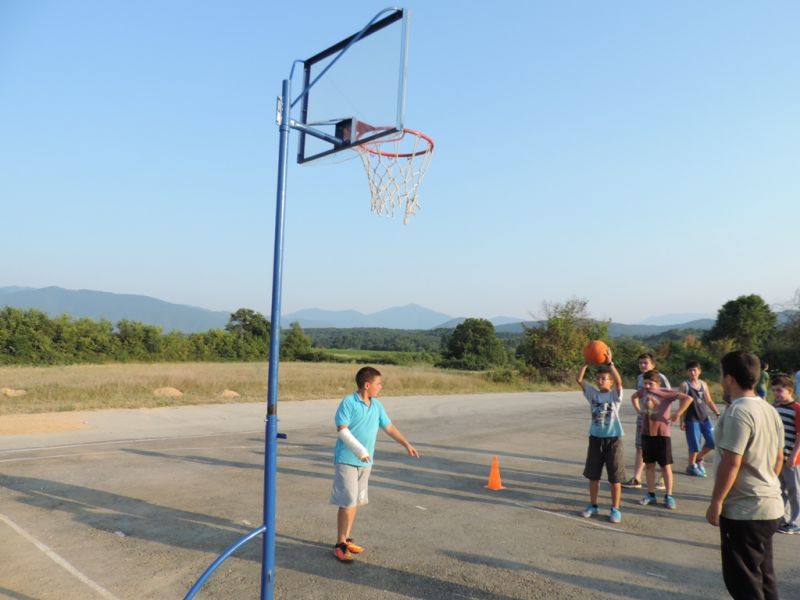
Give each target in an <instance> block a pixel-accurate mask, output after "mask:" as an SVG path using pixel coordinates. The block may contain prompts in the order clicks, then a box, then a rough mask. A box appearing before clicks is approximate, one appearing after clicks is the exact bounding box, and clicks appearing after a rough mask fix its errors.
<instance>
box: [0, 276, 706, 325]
mask: <svg viewBox="0 0 800 600" xmlns="http://www.w3.org/2000/svg"><path fill="white" fill-rule="evenodd" d="M0 306H12V307H15V308H22V309H28V308H36V309H39V310H41V311H43V312H45V313H47V314H48V315H50V316H51V317H55V316H59V315H62V314H68V315H70V316H71V317H73V318H81V317H88V318H91V319H94V320H100V319H107V320H109V321H111V322H112V323H117V322H118V321H121V320H123V319H128V320H131V321H139V322H141V323H146V324H149V325H156V326H158V327H161V328H162V329H163V330H164V331H172V330H177V331H182V332H184V333H193V332H201V331H208V330H209V329H214V328H222V327H225V325H226V324H227V322H228V319H229V318H230V313H229V312H227V311H212V310H208V309H205V308H199V307H196V306H188V305H185V304H173V303H171V302H165V301H163V300H158V299H156V298H152V297H150V296H141V295H135V294H114V293H111V292H101V291H94V290H67V289H64V288H60V287H54V286H51V287H45V288H26V287H17V286H9V287H0ZM237 308H238V307H237ZM688 316H691V317H697V316H702V315H698V314H696V313H691V314H684V315H674V318H678V317H688ZM667 317H668V316H663V317H651V318H650V319H648V320H647V322H645V323H643V324H634V325H628V324H624V323H611V325H610V327H609V334H610V335H611V337H618V336H621V335H628V336H650V335H658V334H660V333H663V332H665V331H668V330H670V329H710V328H711V327H712V326H713V324H714V319H713V318H700V319H697V318H695V319H694V320H688V321H685V322H680V321H672V322H671V323H670V322H666V323H665V322H664V321H665V320H666V321H669V320H670V319H668V318H667ZM464 319H465V317H459V318H453V317H451V316H450V315H446V314H444V313H440V312H437V311H434V310H431V309H429V308H425V307H424V306H420V305H418V304H407V305H405V306H396V307H393V308H387V309H385V310H381V311H378V312H375V313H371V314H364V313H361V312H358V311H355V310H324V309H320V308H309V309H304V310H299V311H296V312H292V313H289V314H285V315H283V318H282V325H283V326H284V327H288V326H289V324H290V323H293V322H295V321H297V322H298V323H300V326H301V327H303V329H313V328H322V327H333V328H342V329H344V328H354V327H377V328H388V329H423V330H424V329H438V328H446V329H452V328H454V327H456V326H457V325H458V324H459V323H462V322H463V321H464ZM489 320H490V321H491V322H492V323H493V324H494V326H495V328H496V330H497V331H498V332H505V333H519V332H521V331H523V323H524V324H525V325H527V326H536V325H537V324H538V323H537V322H536V321H530V320H525V319H521V318H519V317H509V316H497V317H493V318H491V319H489Z"/></svg>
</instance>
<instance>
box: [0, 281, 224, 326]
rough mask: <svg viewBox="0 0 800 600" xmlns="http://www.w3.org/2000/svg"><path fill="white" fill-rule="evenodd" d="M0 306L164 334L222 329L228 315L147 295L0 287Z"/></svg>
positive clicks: (47, 288) (51, 288)
mask: <svg viewBox="0 0 800 600" xmlns="http://www.w3.org/2000/svg"><path fill="white" fill-rule="evenodd" d="M0 306H13V307H14V308H23V309H27V308H36V309H39V310H41V311H42V312H44V313H47V314H48V315H49V316H51V317H57V316H59V315H63V314H68V315H69V316H71V317H73V318H82V317H88V318H90V319H94V320H95V321H99V320H101V319H107V320H109V321H111V322H112V323H117V322H118V321H121V320H123V319H127V320H130V321H139V322H141V323H146V324H148V325H156V326H158V327H161V328H162V329H163V330H164V331H172V330H177V331H183V332H185V333H194V332H201V331H208V330H209V329H214V328H219V327H225V325H226V324H227V322H228V319H229V318H230V313H229V312H225V311H213V310H207V309H205V308H198V307H196V306H187V305H185V304H172V303H171V302H164V301H163V300H158V299H156V298H151V297H150V296H139V295H135V294H112V293H110V292H98V291H94V290H66V289H64V288H60V287H45V288H22V287H0Z"/></svg>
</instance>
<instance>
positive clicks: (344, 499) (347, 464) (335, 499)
mask: <svg viewBox="0 0 800 600" xmlns="http://www.w3.org/2000/svg"><path fill="white" fill-rule="evenodd" d="M356 385H357V386H358V389H357V390H356V391H355V392H353V393H352V394H350V395H349V396H345V397H344V398H343V399H342V401H341V403H340V404H339V408H338V409H337V410H336V416H335V418H334V420H335V422H336V431H337V438H338V439H337V440H336V448H335V450H334V459H333V462H334V466H335V472H334V477H333V491H332V492H331V500H330V503H331V504H333V505H336V506H338V507H339V512H338V513H337V515H336V525H337V534H338V537H337V539H336V545H335V546H334V547H333V554H334V556H335V557H336V558H337V559H339V560H340V561H342V562H350V561H352V560H353V554H359V553H361V552H363V551H364V548H362V547H361V546H358V545H357V544H355V543H354V542H353V540H352V538H351V537H350V533H351V531H352V529H353V523H354V522H355V519H356V511H357V510H358V507H359V506H363V505H364V504H367V502H368V501H369V500H368V497H367V483H368V481H369V474H370V470H371V469H372V456H373V455H374V454H375V439H376V438H377V437H378V429H379V428H380V429H383V430H384V431H385V432H386V433H387V434H388V435H389V437H391V438H392V439H393V440H395V441H396V442H397V443H399V444H400V445H402V446H403V447H404V448H405V449H406V452H407V453H408V455H409V456H415V457H419V453H418V452H417V451H416V449H415V448H414V446H412V445H411V444H409V443H408V441H407V440H406V438H404V437H403V434H402V433H400V431H399V430H398V429H397V428H396V427H395V426H394V425H392V422H391V420H390V419H389V416H388V415H387V414H386V411H385V410H384V408H383V404H381V403H380V401H379V400H378V398H377V396H378V394H379V393H380V391H381V389H382V388H383V385H382V383H381V373H380V371H378V370H377V369H374V368H372V367H363V368H362V369H359V371H358V373H356Z"/></svg>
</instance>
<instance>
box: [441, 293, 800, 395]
mask: <svg viewBox="0 0 800 600" xmlns="http://www.w3.org/2000/svg"><path fill="white" fill-rule="evenodd" d="M797 300H798V301H797V302H796V304H797V307H798V308H800V296H799V297H798V299H797ZM587 305H588V302H587V301H586V300H582V299H576V298H573V299H570V300H568V301H566V302H563V303H551V304H546V305H545V313H546V318H545V319H544V320H543V321H542V323H541V325H539V326H537V327H526V328H525V331H524V333H523V334H522V338H521V339H520V340H518V341H516V343H514V344H513V346H509V345H506V346H505V347H504V346H503V345H502V344H500V340H499V339H497V338H496V337H495V336H494V327H493V326H492V324H491V323H490V322H489V321H486V320H484V319H467V320H466V321H464V322H463V323H461V324H460V325H459V326H457V327H456V328H455V330H453V332H452V333H451V334H449V335H448V336H446V338H445V341H444V344H445V349H444V353H443V358H442V361H441V362H440V365H441V366H443V367H453V368H461V369H481V370H486V369H489V370H491V371H490V374H493V375H494V376H495V377H499V378H503V379H509V378H513V377H515V376H521V377H526V378H528V379H532V380H538V381H549V382H552V383H566V382H569V381H571V380H572V378H573V377H574V375H575V372H576V371H577V369H578V368H579V367H580V365H581V364H582V363H583V355H582V350H583V348H584V346H585V345H586V344H587V343H588V342H589V341H590V340H595V339H599V340H603V341H604V342H606V343H607V344H608V345H609V346H610V347H611V348H612V350H613V353H614V362H615V363H617V364H618V365H619V366H620V369H621V371H622V372H623V374H627V375H629V376H631V377H632V376H633V375H635V374H636V373H638V366H637V362H638V361H637V358H638V356H639V355H640V354H643V353H645V352H650V353H652V354H653V355H654V356H655V358H656V363H657V364H658V365H659V368H660V369H661V370H663V371H665V372H667V373H681V374H682V373H684V372H685V370H686V369H685V365H686V363H687V362H688V361H690V360H696V361H698V362H700V364H701V365H702V367H703V370H704V371H706V372H707V374H709V375H713V374H716V373H718V372H719V366H718V365H719V360H720V358H721V357H722V356H724V355H725V354H727V353H728V352H730V351H732V350H747V351H750V352H754V353H755V354H757V355H758V356H759V357H761V359H762V361H763V362H766V363H768V364H769V366H770V370H771V371H773V372H774V371H784V372H794V371H796V370H797V369H800V310H793V311H789V313H788V318H787V319H786V320H785V321H784V322H783V323H780V324H779V323H778V319H777V315H776V314H775V313H774V312H773V311H772V310H771V309H770V307H769V305H768V304H767V303H766V302H764V300H763V299H762V298H761V297H760V296H758V295H756V294H751V295H747V296H740V297H738V298H736V299H735V300H730V301H729V302H726V303H725V304H724V305H723V306H722V307H721V308H720V309H719V311H718V313H717V319H716V321H715V323H714V326H713V327H712V328H711V329H710V330H709V331H707V332H702V333H701V332H696V331H691V332H686V331H684V332H681V331H672V332H666V333H665V334H662V335H661V336H656V337H655V338H650V339H647V338H645V339H639V338H632V337H622V338H616V339H613V340H612V339H610V338H609V335H608V325H609V323H608V322H604V321H596V320H593V319H591V318H589V313H588V309H587Z"/></svg>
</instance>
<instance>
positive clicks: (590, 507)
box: [581, 504, 600, 519]
mask: <svg viewBox="0 0 800 600" xmlns="http://www.w3.org/2000/svg"><path fill="white" fill-rule="evenodd" d="M598 512H600V508H599V507H597V506H595V505H594V504H587V505H586V508H584V509H583V512H581V516H582V517H583V518H584V519H588V518H589V517H591V516H592V515H596V514H597V513H598Z"/></svg>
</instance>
